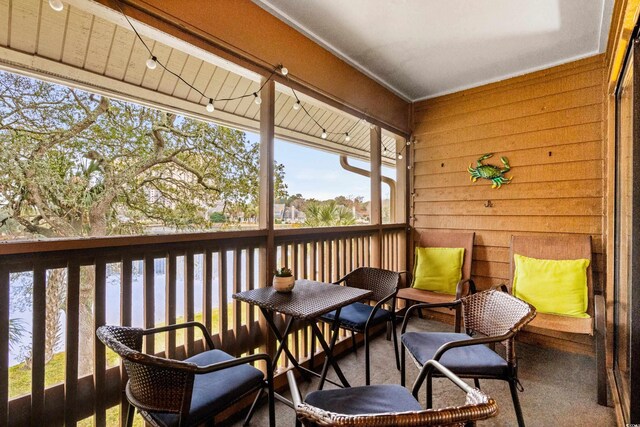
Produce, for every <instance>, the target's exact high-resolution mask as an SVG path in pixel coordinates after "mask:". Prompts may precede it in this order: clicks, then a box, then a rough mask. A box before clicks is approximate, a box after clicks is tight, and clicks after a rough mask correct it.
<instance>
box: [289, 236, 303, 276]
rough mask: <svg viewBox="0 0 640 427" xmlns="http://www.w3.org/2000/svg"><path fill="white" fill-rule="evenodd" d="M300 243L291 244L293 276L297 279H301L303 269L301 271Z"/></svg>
mask: <svg viewBox="0 0 640 427" xmlns="http://www.w3.org/2000/svg"><path fill="white" fill-rule="evenodd" d="M298 246H299V243H298V242H293V243H292V244H291V268H292V269H293V274H294V277H295V278H296V279H301V278H302V275H301V269H300V260H299V259H298Z"/></svg>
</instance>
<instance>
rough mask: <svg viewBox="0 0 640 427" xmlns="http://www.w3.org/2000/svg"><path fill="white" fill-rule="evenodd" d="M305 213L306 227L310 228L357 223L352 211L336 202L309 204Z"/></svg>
mask: <svg viewBox="0 0 640 427" xmlns="http://www.w3.org/2000/svg"><path fill="white" fill-rule="evenodd" d="M304 213H305V215H306V219H305V222H304V225H306V226H308V227H329V226H337V225H352V224H355V222H356V220H355V218H354V216H353V214H352V213H351V211H350V210H349V209H347V208H345V207H344V206H342V205H339V204H338V203H336V201H335V200H329V201H327V202H320V203H318V202H313V203H309V204H308V205H307V207H306V209H305V210H304Z"/></svg>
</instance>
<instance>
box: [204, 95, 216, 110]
mask: <svg viewBox="0 0 640 427" xmlns="http://www.w3.org/2000/svg"><path fill="white" fill-rule="evenodd" d="M206 108H207V111H208V112H210V113H213V112H214V110H215V109H216V107H215V106H214V105H213V99H212V98H209V103H208V104H207V107H206Z"/></svg>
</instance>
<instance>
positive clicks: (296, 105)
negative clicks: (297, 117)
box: [293, 101, 300, 110]
mask: <svg viewBox="0 0 640 427" xmlns="http://www.w3.org/2000/svg"><path fill="white" fill-rule="evenodd" d="M293 109H294V110H299V109H300V101H296V103H295V104H293Z"/></svg>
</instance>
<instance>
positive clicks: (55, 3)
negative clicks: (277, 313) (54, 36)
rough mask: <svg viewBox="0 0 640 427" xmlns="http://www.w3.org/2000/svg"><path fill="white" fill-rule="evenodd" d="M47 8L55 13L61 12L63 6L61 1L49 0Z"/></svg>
mask: <svg viewBox="0 0 640 427" xmlns="http://www.w3.org/2000/svg"><path fill="white" fill-rule="evenodd" d="M49 6H51V9H53V10H55V11H56V12H62V9H64V4H63V3H62V1H61V0H49Z"/></svg>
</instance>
